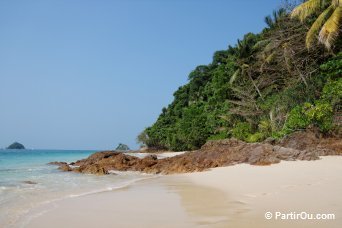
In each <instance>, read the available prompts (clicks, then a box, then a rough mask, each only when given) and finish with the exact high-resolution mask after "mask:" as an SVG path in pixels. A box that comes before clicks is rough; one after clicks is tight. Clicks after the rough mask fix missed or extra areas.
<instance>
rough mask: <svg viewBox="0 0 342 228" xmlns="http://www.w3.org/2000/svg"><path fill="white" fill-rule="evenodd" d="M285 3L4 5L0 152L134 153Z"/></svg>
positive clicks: (55, 1)
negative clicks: (193, 85)
mask: <svg viewBox="0 0 342 228" xmlns="http://www.w3.org/2000/svg"><path fill="white" fill-rule="evenodd" d="M280 3H281V1H280V0H259V1H255V0H239V1H235V0H231V1H228V0H226V1H225V0H174V1H171V0H165V1H161V0H160V1H157V0H145V1H144V0H140V1H138V0H135V1H134V0H131V1H130V0H125V1H124V0H121V1H115V0H113V1H109V0H99V1H95V0H88V1H87V0H79V1H77V0H30V1H17V0H3V1H0V28H1V35H0V50H1V51H0V107H1V111H0V148H1V147H6V146H8V145H9V144H10V143H12V142H13V141H19V142H22V143H23V144H24V145H25V146H26V147H28V148H45V149H111V148H114V147H115V146H116V145H117V144H118V143H120V142H122V143H126V144H128V145H129V146H130V147H131V148H137V144H136V142H135V139H136V136H137V134H138V133H139V132H141V131H142V130H143V129H144V128H145V127H147V126H149V125H151V124H152V123H153V122H154V121H155V120H156V118H157V117H158V115H159V113H160V112H161V109H162V108H163V107H165V106H167V105H168V104H169V103H170V102H171V101H172V99H173V96H172V94H173V92H174V91H175V90H176V89H177V88H178V87H179V86H181V85H183V84H185V83H186V82H187V76H188V74H189V73H190V72H191V70H193V69H194V68H195V67H196V66H197V65H201V64H208V63H210V62H211V60H212V56H213V53H214V52H215V51H217V50H222V49H226V48H227V46H228V45H229V44H230V45H234V44H235V43H236V40H237V39H238V38H241V37H242V36H243V34H245V33H247V32H259V31H261V30H262V28H263V27H264V26H265V24H264V20H263V19H264V17H265V16H266V15H268V14H270V13H271V12H272V10H273V9H276V8H277V7H279V5H280Z"/></svg>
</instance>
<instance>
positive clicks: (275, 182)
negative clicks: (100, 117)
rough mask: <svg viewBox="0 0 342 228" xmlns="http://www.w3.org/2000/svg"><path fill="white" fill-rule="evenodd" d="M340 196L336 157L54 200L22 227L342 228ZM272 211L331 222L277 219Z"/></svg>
mask: <svg viewBox="0 0 342 228" xmlns="http://www.w3.org/2000/svg"><path fill="white" fill-rule="evenodd" d="M341 193H342V157H337V156H336V157H335V156H329V157H323V158H322V159H321V160H318V161H294V162H284V161H283V162H281V163H280V164H275V165H272V166H250V165H246V164H241V165H235V166H230V167H222V168H216V169H213V170H211V171H208V172H201V173H190V174H181V175H171V176H161V177H159V178H155V179H150V180H145V181H141V182H138V183H136V184H134V185H132V186H130V187H127V188H124V189H120V190H115V191H112V192H105V193H99V194H93V195H88V196H83V197H78V198H72V199H68V200H64V201H60V202H57V203H55V204H53V205H49V206H45V207H44V208H37V210H36V211H35V213H37V212H41V213H40V215H39V216H37V217H35V218H32V219H31V220H30V221H29V222H28V224H27V225H25V227H30V228H31V227H32V228H33V227H34V228H39V227H83V228H84V227H291V228H292V227H342V197H341ZM266 212H272V214H273V218H272V219H270V220H267V219H265V217H264V215H265V213H266ZM276 212H281V213H291V212H295V213H300V212H307V213H310V214H311V213H312V214H316V213H321V214H323V213H329V214H331V213H333V214H334V215H335V219H334V220H280V219H277V220H276V219H274V216H275V213H276Z"/></svg>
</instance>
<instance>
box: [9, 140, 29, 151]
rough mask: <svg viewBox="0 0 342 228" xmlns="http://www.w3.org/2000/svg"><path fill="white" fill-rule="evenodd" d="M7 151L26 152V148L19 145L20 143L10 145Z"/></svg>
mask: <svg viewBox="0 0 342 228" xmlns="http://www.w3.org/2000/svg"><path fill="white" fill-rule="evenodd" d="M6 149H11V150H12V149H14V150H24V149H25V147H24V145H23V144H21V143H18V142H14V143H12V144H11V145H9V146H8V147H7V148H6Z"/></svg>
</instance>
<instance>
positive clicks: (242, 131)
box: [232, 122, 252, 141]
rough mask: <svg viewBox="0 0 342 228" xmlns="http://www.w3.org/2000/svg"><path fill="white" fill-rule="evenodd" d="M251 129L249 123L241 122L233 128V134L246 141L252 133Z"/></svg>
mask: <svg viewBox="0 0 342 228" xmlns="http://www.w3.org/2000/svg"><path fill="white" fill-rule="evenodd" d="M251 130H252V129H251V125H250V124H249V123H246V122H240V123H237V124H236V125H235V127H234V128H233V129H232V136H233V137H235V138H237V139H240V140H245V141H246V140H247V139H248V137H249V135H250V134H251Z"/></svg>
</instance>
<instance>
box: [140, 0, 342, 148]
mask: <svg viewBox="0 0 342 228" xmlns="http://www.w3.org/2000/svg"><path fill="white" fill-rule="evenodd" d="M307 2H310V1H307ZM316 2H317V1H316ZM318 2H320V1H318ZM326 2H327V4H328V3H329V4H335V1H326ZM302 7H303V6H302ZM326 7H330V6H324V7H323V6H322V7H320V8H315V10H314V11H312V12H310V13H307V14H305V16H303V15H302V14H303V13H304V12H305V7H304V8H302V9H300V10H299V8H296V9H295V11H293V13H292V16H299V17H300V18H301V19H302V20H301V21H299V20H297V19H296V18H291V15H290V13H291V9H289V8H288V7H284V8H282V9H280V10H277V11H274V12H273V14H272V16H268V17H266V18H265V22H266V24H267V27H266V28H265V29H264V30H263V31H262V32H261V33H260V34H253V33H248V34H246V35H245V36H244V37H243V39H242V40H238V41H237V44H236V45H235V46H234V47H232V46H229V47H228V49H227V50H222V51H217V52H215V53H214V56H213V61H212V62H211V63H210V64H208V65H201V66H198V67H196V68H195V70H193V71H192V72H191V73H190V74H189V77H188V80H189V82H188V83H187V84H186V85H183V86H181V87H180V88H179V89H178V90H177V91H176V92H175V93H174V101H173V102H172V103H171V104H170V105H169V106H168V107H166V108H163V110H162V113H161V114H160V116H159V118H158V119H157V121H156V122H155V123H154V124H153V125H152V126H151V127H148V128H146V129H145V130H144V131H143V132H142V133H141V134H140V135H139V136H138V141H139V142H141V144H142V145H146V146H148V147H153V148H156V149H169V150H175V151H180V150H193V149H197V148H199V147H201V146H202V145H203V144H204V143H205V142H206V141H208V140H216V139H224V138H229V137H235V138H238V139H241V140H244V141H248V142H258V141H262V140H264V139H266V138H268V137H274V138H279V137H282V136H284V135H286V134H289V133H291V132H293V131H296V130H301V129H305V128H307V127H309V126H315V127H317V128H319V129H320V130H321V131H322V132H324V133H328V132H329V131H330V130H331V129H332V127H333V124H334V123H333V119H334V115H335V114H336V113H337V112H339V109H340V107H341V93H342V92H341V91H342V88H341V86H342V84H341V83H342V81H341V80H342V79H341V75H342V53H341V47H342V42H341V39H338V37H337V34H336V33H333V34H334V35H333V37H334V39H330V38H328V39H327V40H326V41H324V42H322V43H319V42H311V41H310V42H309V44H310V49H308V48H307V44H308V38H306V37H307V34H308V32H309V28H310V27H311V24H312V22H313V21H316V20H317V18H318V17H321V16H319V15H320V14H321V13H324V12H323V11H324V10H325V9H326ZM332 7H334V8H332V9H333V10H335V11H336V10H338V11H339V10H340V8H339V7H340V6H336V5H332ZM296 11H298V12H297V13H296ZM299 11H300V12H299ZM329 15H330V14H329ZM331 16H334V18H335V19H336V15H335V12H332V14H331ZM335 19H334V20H335ZM329 20H330V19H327V20H324V21H326V23H328V22H329ZM338 20H339V21H340V20H341V16H339V18H338ZM322 26H323V28H325V27H326V25H322ZM329 31H330V30H329ZM315 34H316V33H315ZM331 34H332V33H331ZM329 36H330V35H328V37H329ZM327 42H329V45H327ZM326 47H329V49H327V48H326Z"/></svg>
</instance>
